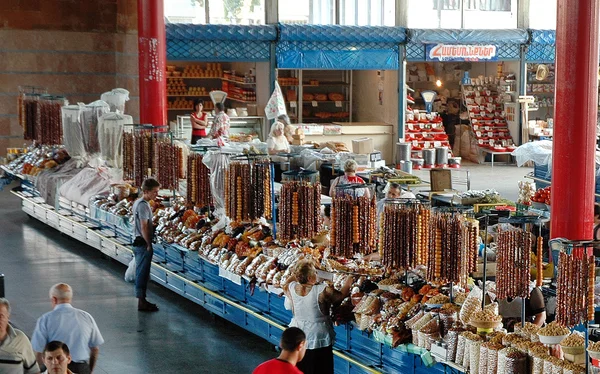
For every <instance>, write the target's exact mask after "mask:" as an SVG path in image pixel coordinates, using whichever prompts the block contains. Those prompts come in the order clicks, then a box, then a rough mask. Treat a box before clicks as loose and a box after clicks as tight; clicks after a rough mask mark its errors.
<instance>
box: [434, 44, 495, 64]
mask: <svg viewBox="0 0 600 374" xmlns="http://www.w3.org/2000/svg"><path fill="white" fill-rule="evenodd" d="M425 51H426V59H427V61H497V60H498V55H497V53H496V46H495V45H461V44H427V45H426V47H425Z"/></svg>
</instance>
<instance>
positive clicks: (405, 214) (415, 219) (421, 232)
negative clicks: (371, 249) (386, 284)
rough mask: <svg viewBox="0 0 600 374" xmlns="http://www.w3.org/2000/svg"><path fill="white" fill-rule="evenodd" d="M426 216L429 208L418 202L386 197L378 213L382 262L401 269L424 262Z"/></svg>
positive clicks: (428, 232) (428, 227)
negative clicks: (379, 215) (387, 199)
mask: <svg viewBox="0 0 600 374" xmlns="http://www.w3.org/2000/svg"><path fill="white" fill-rule="evenodd" d="M430 217H431V213H430V208H429V207H426V206H423V205H421V204H413V203H403V202H401V201H394V200H390V201H386V203H385V205H384V208H383V212H382V213H381V217H379V220H380V226H381V229H380V231H379V251H380V252H381V253H382V254H383V256H382V261H383V264H384V265H385V266H388V267H390V268H396V269H399V268H402V269H405V268H409V267H414V266H416V264H424V263H427V256H428V251H427V247H428V244H429V237H430V235H431V219H430Z"/></svg>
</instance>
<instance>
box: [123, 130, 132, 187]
mask: <svg viewBox="0 0 600 374" xmlns="http://www.w3.org/2000/svg"><path fill="white" fill-rule="evenodd" d="M123 179H124V180H126V181H131V180H133V179H134V172H133V135H132V134H131V133H129V132H124V133H123Z"/></svg>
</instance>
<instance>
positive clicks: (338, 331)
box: [333, 324, 350, 351]
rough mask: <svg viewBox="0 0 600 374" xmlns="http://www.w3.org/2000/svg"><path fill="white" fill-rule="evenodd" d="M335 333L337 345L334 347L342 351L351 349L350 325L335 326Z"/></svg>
mask: <svg viewBox="0 0 600 374" xmlns="http://www.w3.org/2000/svg"><path fill="white" fill-rule="evenodd" d="M333 331H335V344H334V345H333V347H334V348H335V349H339V350H341V351H346V350H348V349H350V325H348V324H345V325H339V326H335V325H334V326H333Z"/></svg>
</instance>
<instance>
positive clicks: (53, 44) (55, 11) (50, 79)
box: [0, 0, 139, 156]
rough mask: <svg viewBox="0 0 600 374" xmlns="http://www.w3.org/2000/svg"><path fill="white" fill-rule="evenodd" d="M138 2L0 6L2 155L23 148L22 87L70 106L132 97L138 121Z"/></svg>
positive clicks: (53, 0)
mask: <svg viewBox="0 0 600 374" xmlns="http://www.w3.org/2000/svg"><path fill="white" fill-rule="evenodd" d="M136 4H137V2H136V0H87V1H66V0H0V156H3V155H4V154H6V148H8V147H20V146H22V145H23V143H24V140H23V135H22V134H23V130H22V129H21V128H20V126H19V124H18V118H17V94H18V91H19V86H25V85H28V86H37V87H44V88H46V89H47V91H48V93H49V94H55V95H61V96H65V97H66V98H67V99H68V100H69V102H70V103H77V102H84V103H89V102H92V101H95V100H99V99H100V95H101V94H102V93H103V92H106V91H110V90H111V89H112V88H116V87H121V88H125V89H127V90H129V92H130V99H131V100H130V101H129V102H127V104H126V112H127V113H128V114H130V115H132V116H133V118H134V122H137V121H139V94H138V88H139V87H138V58H137V8H136Z"/></svg>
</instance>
